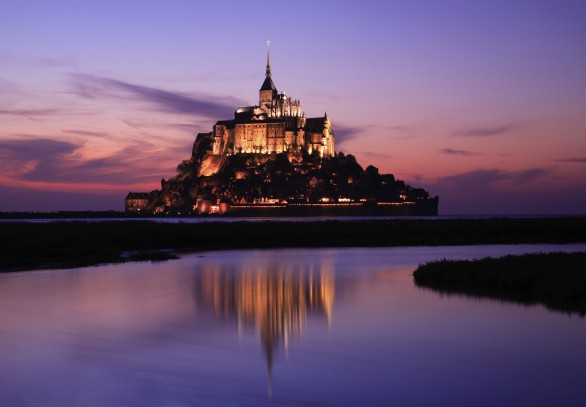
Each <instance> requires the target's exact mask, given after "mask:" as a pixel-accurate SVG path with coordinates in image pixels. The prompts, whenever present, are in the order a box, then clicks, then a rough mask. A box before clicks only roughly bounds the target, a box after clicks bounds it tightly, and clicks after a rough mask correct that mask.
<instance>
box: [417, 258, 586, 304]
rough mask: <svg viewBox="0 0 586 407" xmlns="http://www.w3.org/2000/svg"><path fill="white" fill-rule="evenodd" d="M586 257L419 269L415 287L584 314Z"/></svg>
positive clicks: (455, 262) (504, 260) (447, 264)
mask: <svg viewBox="0 0 586 407" xmlns="http://www.w3.org/2000/svg"><path fill="white" fill-rule="evenodd" d="M585 264H586V252H580V253H541V254H526V255H522V256H505V257H501V258H490V257H488V258H484V259H481V260H440V261H434V262H431V263H427V264H424V265H421V266H419V267H418V268H417V270H415V272H414V273H413V277H414V279H415V284H416V285H417V286H419V287H426V288H430V289H433V290H435V291H439V292H442V293H457V294H465V295H470V296H475V297H489V298H496V299H501V300H509V301H514V302H518V303H523V304H528V305H532V304H543V305H545V306H546V307H547V308H549V309H553V310H558V311H564V312H570V313H578V314H580V315H582V316H584V315H586V268H585V267H584V265H585Z"/></svg>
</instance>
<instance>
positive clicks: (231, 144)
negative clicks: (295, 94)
mask: <svg viewBox="0 0 586 407" xmlns="http://www.w3.org/2000/svg"><path fill="white" fill-rule="evenodd" d="M267 45H268V42H267ZM300 150H305V151H307V152H308V153H309V154H311V153H313V152H314V151H317V152H318V153H319V155H320V156H322V157H330V156H332V155H333V154H334V132H333V130H332V124H331V122H330V120H329V118H328V116H327V114H324V116H323V117H315V118H307V117H305V113H304V112H303V110H302V109H301V102H299V100H295V99H292V98H290V97H289V96H287V95H285V93H279V92H278V91H277V88H276V86H275V84H274V82H273V80H272V78H271V63H270V59H269V49H268V47H267V66H266V77H265V80H264V82H263V84H262V86H261V88H260V91H259V99H258V105H256V106H246V107H241V108H239V109H237V110H236V112H235V113H234V119H232V120H221V121H218V122H217V123H216V124H215V126H214V132H213V148H212V152H213V154H214V155H222V154H226V153H228V154H230V153H257V154H275V153H276V154H278V153H282V152H285V151H300Z"/></svg>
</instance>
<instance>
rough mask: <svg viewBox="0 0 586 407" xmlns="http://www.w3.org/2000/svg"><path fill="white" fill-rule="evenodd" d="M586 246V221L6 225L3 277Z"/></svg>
mask: <svg viewBox="0 0 586 407" xmlns="http://www.w3.org/2000/svg"><path fill="white" fill-rule="evenodd" d="M577 242H586V218H584V217H576V218H555V219H554V218H546V219H456V220H454V219H449V220H448V219H446V220H432V219H430V220H426V219H396V220H373V221H366V220H365V221H363V220H360V221H350V222H346V221H323V222H234V223H232V222H210V223H157V222H149V221H144V222H143V221H129V222H124V221H112V222H51V223H24V222H8V223H0V270H17V269H31V268H55V267H59V268H61V267H77V266H86V265H91V264H96V263H102V262H118V261H123V260H124V258H123V257H122V252H125V251H149V250H158V249H176V250H223V249H236V248H272V247H353V246H356V247H360V246H362V247H375V246H423V245H473V244H515V243H577Z"/></svg>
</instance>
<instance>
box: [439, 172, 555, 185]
mask: <svg viewBox="0 0 586 407" xmlns="http://www.w3.org/2000/svg"><path fill="white" fill-rule="evenodd" d="M551 173H552V171H551V170H550V169H547V168H529V169H526V170H522V171H505V170H500V169H480V170H474V171H467V172H464V173H461V174H456V175H450V176H448V177H443V178H440V179H439V180H438V184H442V185H444V186H447V187H449V186H455V185H458V186H461V185H466V186H467V187H468V188H471V189H483V188H492V187H495V186H496V185H497V184H502V183H509V184H510V185H521V184H526V183H530V182H533V181H537V180H539V179H542V178H545V177H547V176H549V175H551Z"/></svg>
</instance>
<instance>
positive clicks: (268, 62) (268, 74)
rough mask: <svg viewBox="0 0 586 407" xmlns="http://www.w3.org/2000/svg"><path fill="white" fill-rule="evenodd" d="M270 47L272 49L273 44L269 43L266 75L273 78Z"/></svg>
mask: <svg viewBox="0 0 586 407" xmlns="http://www.w3.org/2000/svg"><path fill="white" fill-rule="evenodd" d="M270 47H271V42H270V41H267V71H266V74H265V75H266V76H271V59H270Z"/></svg>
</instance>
